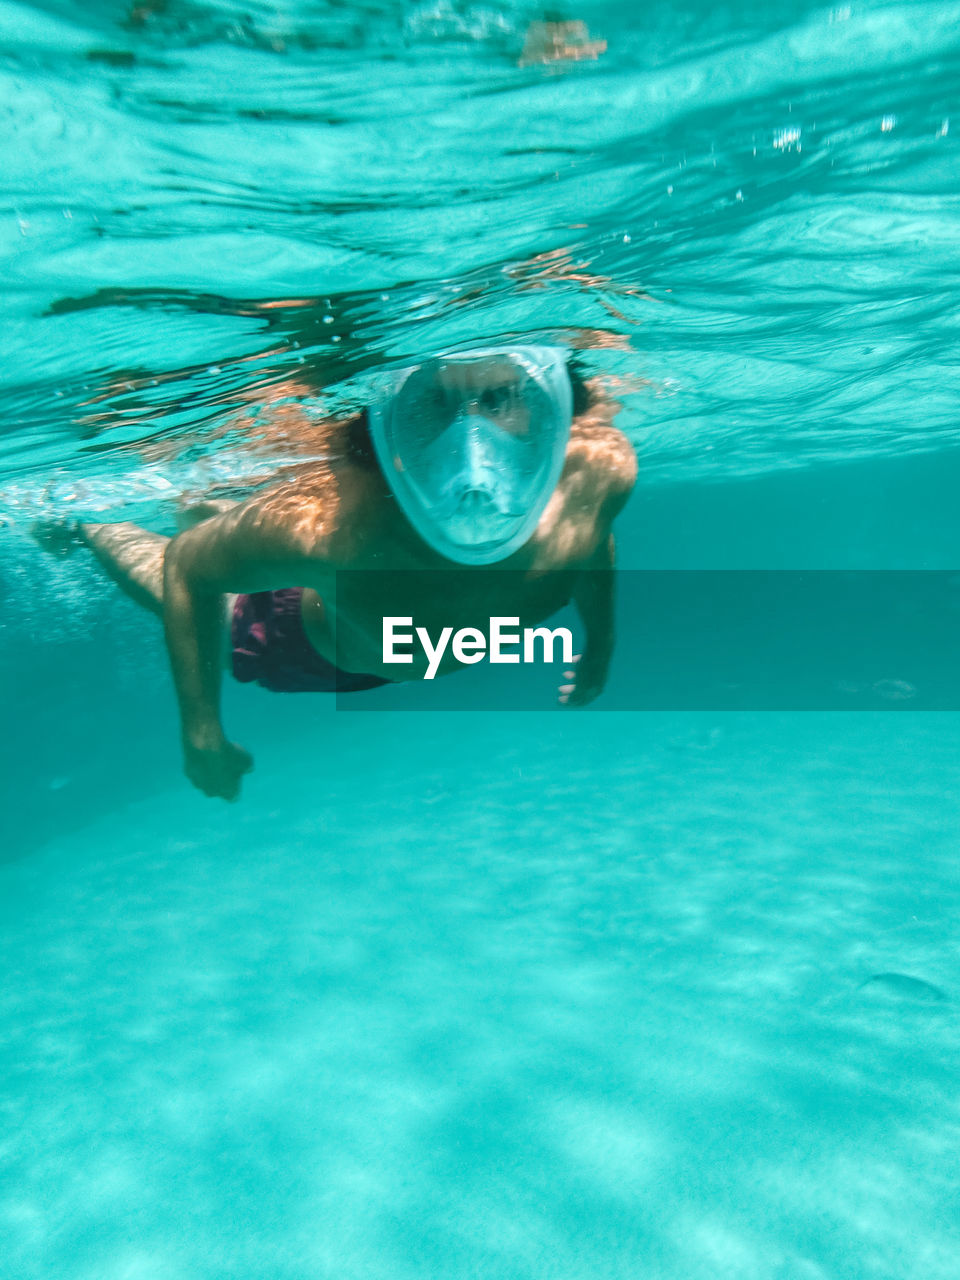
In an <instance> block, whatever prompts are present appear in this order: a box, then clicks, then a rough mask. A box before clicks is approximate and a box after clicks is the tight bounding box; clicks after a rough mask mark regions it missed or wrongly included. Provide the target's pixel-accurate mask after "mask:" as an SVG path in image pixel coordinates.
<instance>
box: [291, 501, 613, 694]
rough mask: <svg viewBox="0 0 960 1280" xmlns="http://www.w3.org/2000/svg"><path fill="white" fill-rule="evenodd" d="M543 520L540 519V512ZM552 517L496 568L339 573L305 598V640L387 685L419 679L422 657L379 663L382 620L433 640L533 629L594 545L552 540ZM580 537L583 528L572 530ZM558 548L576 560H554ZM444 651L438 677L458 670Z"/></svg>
mask: <svg viewBox="0 0 960 1280" xmlns="http://www.w3.org/2000/svg"><path fill="white" fill-rule="evenodd" d="M545 514H546V513H545ZM558 532H559V533H561V534H562V532H563V528H562V522H559V527H558V522H557V520H556V519H554V520H552V521H549V520H548V521H547V522H545V525H544V527H543V528H538V529H537V532H536V533H535V534H534V537H533V538H532V539H531V540H530V542H529V543H528V544H527V545H526V546H525V547H523V548H522V549H521V551H520V552H519V553H517V555H515V556H511V557H510V559H509V560H506V561H504V562H503V564H502V565H494V566H491V567H473V566H460V565H454V564H452V563H450V562H447V561H442V560H440V559H439V558H437V557H432V558H428V559H424V560H423V561H421V562H420V563H417V560H416V558H413V559H411V560H409V561H401V564H402V565H403V567H400V565H395V566H392V567H391V568H389V569H382V568H378V567H377V561H376V560H374V561H373V562H372V563H368V564H367V565H366V566H364V567H363V568H360V569H358V570H356V571H354V572H346V573H339V574H338V575H337V577H336V581H335V583H334V582H333V581H331V582H330V584H329V586H321V587H320V589H319V590H317V589H312V588H306V589H304V592H303V603H302V615H303V626H304V631H305V632H306V635H307V638H308V639H309V641H310V643H311V644H312V645H313V647H314V648H315V649H316V650H317V652H318V653H320V654H322V655H323V657H325V658H326V659H327V660H328V661H329V662H333V663H335V664H336V665H337V666H339V667H341V668H342V669H343V670H346V671H354V672H364V673H366V674H370V675H381V676H384V677H385V678H387V679H390V680H398V679H404V680H419V679H422V678H423V675H424V672H425V671H426V659H425V657H423V658H422V661H421V660H420V658H419V657H418V656H417V650H418V649H419V646H415V657H414V662H413V664H412V665H409V666H407V665H404V666H402V667H398V666H397V665H396V664H391V665H389V666H386V665H384V662H383V619H384V618H385V617H397V618H411V619H412V620H413V621H412V625H413V626H414V627H425V628H426V629H427V631H428V632H429V634H430V635H431V636H432V637H436V636H438V635H439V634H440V632H441V631H442V630H443V628H444V627H452V628H453V629H454V631H458V630H459V629H460V628H462V627H477V628H478V629H479V630H481V631H483V632H484V633H487V632H488V631H489V626H490V619H491V618H492V617H510V618H518V619H519V625H520V626H521V627H527V626H535V625H537V624H538V623H541V622H543V621H545V620H546V619H547V618H549V617H550V616H551V615H552V614H554V613H556V612H557V611H558V610H559V609H561V608H563V606H564V605H566V604H567V603H568V602H569V600H570V598H571V595H572V592H573V587H574V583H575V580H576V577H577V571H578V569H579V568H580V567H581V565H582V560H583V559H585V558H586V555H585V554H584V552H585V550H586V549H587V547H589V549H590V550H592V549H593V546H594V545H595V543H596V537H595V536H591V537H588V538H587V539H586V541H585V540H584V539H583V537H577V538H571V537H567V538H566V539H564V538H562V537H561V538H560V539H559V540H558V538H557V534H558ZM578 532H579V533H580V534H581V535H582V534H583V533H584V532H586V531H585V530H584V529H583V528H582V527H581V528H580V529H579V530H578ZM558 546H564V547H566V548H568V549H569V548H573V549H574V550H576V551H579V552H580V554H579V555H570V554H569V552H567V553H565V554H562V555H561V554H558V551H557V548H558ZM460 665H461V664H460V663H458V662H457V661H456V660H455V659H454V658H453V657H452V655H451V654H450V653H449V651H448V654H447V656H446V657H445V659H444V661H443V662H442V663H441V666H440V668H439V672H438V674H440V675H445V674H448V673H449V672H452V671H456V670H459V668H460Z"/></svg>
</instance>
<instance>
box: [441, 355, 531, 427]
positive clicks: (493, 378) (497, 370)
mask: <svg viewBox="0 0 960 1280" xmlns="http://www.w3.org/2000/svg"><path fill="white" fill-rule="evenodd" d="M531 387H532V383H531V379H530V378H529V376H528V375H527V374H525V373H524V372H523V371H522V370H520V369H518V368H517V366H516V365H515V364H514V363H513V361H511V360H506V359H499V358H494V359H490V360H477V361H471V362H470V363H469V364H449V365H443V366H441V367H440V368H439V369H438V370H437V373H436V388H437V392H438V394H439V396H440V397H441V398H442V400H443V402H444V405H445V408H446V410H447V411H448V412H450V413H452V414H454V415H455V414H456V413H457V412H458V411H460V412H462V411H466V412H467V413H478V414H482V415H483V417H485V418H488V419H489V420H490V421H491V422H493V423H495V424H496V425H497V426H498V427H500V429H501V430H503V431H506V432H508V433H509V434H510V435H514V436H524V435H526V434H527V433H528V432H529V430H530V404H529V392H530V390H531Z"/></svg>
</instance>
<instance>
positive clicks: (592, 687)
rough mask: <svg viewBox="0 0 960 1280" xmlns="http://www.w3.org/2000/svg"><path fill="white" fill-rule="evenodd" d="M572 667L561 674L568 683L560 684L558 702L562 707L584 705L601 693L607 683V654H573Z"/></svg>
mask: <svg viewBox="0 0 960 1280" xmlns="http://www.w3.org/2000/svg"><path fill="white" fill-rule="evenodd" d="M573 663H574V665H573V667H572V668H571V669H570V670H569V671H565V672H564V673H563V674H564V676H565V677H566V679H567V680H569V681H571V683H570V684H562V685H561V686H560V703H561V705H562V706H564V707H585V706H586V705H587V703H588V702H592V701H593V700H594V698H597V697H599V696H600V694H601V693H603V688H604V685H605V684H606V683H607V670H608V668H609V666H610V658H609V655H607V654H603V655H597V656H595V657H594V656H592V655H591V654H589V653H587V654H579V653H578V654H575V655H574V659H573Z"/></svg>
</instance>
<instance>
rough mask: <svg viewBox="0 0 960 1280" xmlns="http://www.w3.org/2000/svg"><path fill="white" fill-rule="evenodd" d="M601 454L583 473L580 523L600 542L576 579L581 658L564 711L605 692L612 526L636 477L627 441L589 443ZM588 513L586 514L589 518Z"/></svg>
mask: <svg viewBox="0 0 960 1280" xmlns="http://www.w3.org/2000/svg"><path fill="white" fill-rule="evenodd" d="M594 444H595V446H596V445H600V446H602V449H603V459H602V465H599V466H598V465H596V461H595V462H594V465H593V466H591V467H588V468H587V469H586V471H585V476H584V481H585V484H584V493H583V495H582V501H583V507H582V511H583V513H584V519H585V523H591V522H592V524H593V526H594V528H596V527H597V526H599V528H600V529H601V530H602V531H605V532H604V533H602V536H601V538H600V541H599V543H598V544H597V546H596V549H595V550H594V552H593V554H592V555H591V556H590V558H589V560H588V561H587V562H586V563H585V564H584V565H583V567H582V569H581V571H580V573H579V574H578V576H577V580H576V584H575V586H574V590H573V603H574V605H575V606H576V608H577V612H578V613H579V614H580V619H581V622H582V623H583V630H584V642H583V653H582V654H581V656H580V658H579V659H578V661H577V664H576V669H575V671H574V677H573V679H574V683H573V684H572V685H567V686H564V687H563V688H562V689H561V701H563V702H565V703H566V704H568V705H569V706H583V705H585V704H586V703H588V702H592V701H593V699H594V698H596V697H597V696H598V695H599V694H600V693H601V692H602V691H603V688H604V685H605V684H606V682H607V673H608V671H609V668H610V659H611V657H612V656H613V645H614V603H615V591H614V584H615V573H614V570H615V566H616V542H615V540H614V536H613V533H612V532H611V525H612V523H613V521H614V520H615V519H616V517H617V516H618V515H619V514H620V512H621V511H622V510H623V508H624V506H625V504H626V502H627V499H628V498H629V496H630V494H631V492H632V490H633V486H634V483H635V481H636V477H637V462H636V456H635V454H634V452H633V449H632V447H631V446H630V444H629V442H628V441H627V440H626V438H625V437H624V436H623V435H621V434H620V432H619V431H616V430H613V429H611V430H610V431H609V432H607V433H605V436H604V437H602V438H601V439H599V440H596V439H595V441H594ZM588 513H589V514H588Z"/></svg>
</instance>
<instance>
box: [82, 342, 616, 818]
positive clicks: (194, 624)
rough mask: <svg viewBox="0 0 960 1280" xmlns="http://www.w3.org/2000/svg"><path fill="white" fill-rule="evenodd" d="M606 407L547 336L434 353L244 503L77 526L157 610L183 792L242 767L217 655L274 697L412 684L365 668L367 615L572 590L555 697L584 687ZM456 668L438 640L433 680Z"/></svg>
mask: <svg viewBox="0 0 960 1280" xmlns="http://www.w3.org/2000/svg"><path fill="white" fill-rule="evenodd" d="M617 407H618V406H617V405H616V404H615V402H613V401H611V400H609V399H606V398H605V397H604V396H603V395H602V394H601V393H599V392H598V390H597V389H596V387H595V386H591V385H589V384H585V383H584V382H583V380H582V379H581V378H580V376H579V374H578V373H577V372H576V370H575V368H574V366H573V365H572V364H571V363H570V360H569V353H568V352H567V351H565V350H563V349H561V348H557V347H546V346H524V345H517V346H498V347H489V348H481V349H473V350H469V351H462V352H455V353H447V354H444V355H439V356H435V357H433V358H431V359H428V360H425V361H424V362H423V363H421V364H419V365H415V366H412V367H409V368H405V369H402V370H400V371H395V372H394V373H392V374H389V375H385V378H384V385H383V388H382V392H381V394H380V395H379V396H378V397H377V398H376V399H375V400H374V402H373V403H372V404H371V405H370V406H369V407H368V408H367V409H365V410H363V411H362V412H361V413H360V414H358V415H355V416H354V417H352V418H347V419H339V420H331V421H332V422H333V429H332V433H331V434H330V435H329V436H328V440H329V442H330V444H331V445H332V447H331V449H330V457H329V459H328V460H327V461H325V462H324V464H323V465H320V466H318V465H317V464H316V463H313V464H311V465H310V466H309V467H308V468H307V469H305V470H304V471H302V472H301V473H300V474H299V475H297V476H296V477H295V478H293V479H290V478H288V479H287V481H286V483H284V484H282V485H280V486H277V487H275V488H273V489H271V490H269V491H266V492H264V493H262V494H259V495H257V496H255V497H253V498H251V499H250V500H249V501H246V502H242V503H222V502H219V503H218V502H204V503H200V504H199V505H198V506H196V507H195V508H193V510H192V511H191V512H190V513H189V514H188V521H189V523H190V527H188V528H184V529H183V530H182V531H181V532H179V533H178V534H177V535H175V536H174V537H172V538H168V537H165V536H162V535H160V534H157V533H152V532H150V531H149V530H146V529H143V528H140V527H139V526H137V525H135V524H131V523H118V524H82V525H79V526H78V527H77V530H76V536H77V539H78V540H79V541H80V542H82V543H83V544H84V545H86V546H87V547H89V548H90V550H91V551H92V552H93V553H94V555H95V556H96V558H97V560H98V561H99V563H100V565H101V566H102V568H103V569H104V570H105V572H106V573H107V574H108V575H109V576H110V577H111V578H112V579H113V580H114V581H115V582H116V583H118V585H119V586H120V587H121V588H122V589H123V590H124V591H125V592H126V593H127V594H128V595H129V596H131V597H132V598H133V599H134V600H136V601H137V602H138V603H140V604H141V605H143V606H145V607H146V608H148V609H150V610H151V611H152V612H153V613H154V614H156V615H157V616H158V617H160V618H162V620H163V624H164V629H165V634H166V642H167V649H168V652H169V657H170V665H171V668H172V671H173V678H174V685H175V688H176V694H177V700H178V703H179V709H180V724H181V738H182V745H183V756H184V768H185V772H186V774H187V777H188V778H189V779H190V781H191V782H192V783H193V784H194V786H196V787H198V788H199V789H200V790H201V791H202V792H203V793H204V794H205V795H208V796H220V797H222V798H224V799H226V800H233V799H236V797H237V796H238V794H239V791H240V784H241V779H242V777H243V775H244V774H245V773H246V772H248V771H249V770H250V769H251V768H252V764H253V761H252V759H251V757H250V755H249V754H248V753H247V752H246V751H245V750H244V749H243V748H242V747H240V746H237V745H236V744H235V743H232V742H230V741H229V740H228V738H227V736H226V734H225V732H224V729H223V725H222V723H221V716H220V684H221V670H222V667H223V666H224V665H227V666H228V667H229V669H230V670H231V671H232V674H233V675H234V676H235V678H237V679H238V680H241V681H255V682H257V683H259V684H260V685H262V686H264V687H266V688H268V689H271V690H275V691H278V692H308V691H313V692H316V691H324V692H335V691H336V692H344V693H345V692H351V691H358V690H362V689H371V688H374V687H376V686H378V685H381V684H385V683H387V682H389V681H395V680H398V679H419V678H422V676H423V675H424V669H422V668H421V666H420V665H419V660H415V661H414V662H413V663H412V664H410V665H405V666H400V667H398V666H396V665H394V664H390V665H385V664H384V662H383V652H382V635H383V617H384V616H386V615H392V616H414V617H416V620H417V622H418V624H422V625H424V626H425V627H426V628H427V630H428V631H429V633H430V634H431V635H433V634H436V633H437V632H438V631H439V630H441V629H442V628H443V627H445V626H452V627H453V628H454V630H457V629H459V628H460V627H462V626H473V625H477V623H478V621H482V622H483V623H486V621H487V619H489V617H491V616H494V615H500V616H511V617H513V616H517V617H519V619H520V625H521V627H523V626H531V625H536V624H537V623H539V622H542V621H543V620H544V619H546V618H548V617H549V616H550V615H551V614H553V613H555V612H556V611H557V610H558V609H560V608H562V607H563V606H564V605H566V604H567V603H569V602H570V601H571V600H572V601H573V602H574V604H575V605H576V607H577V609H578V612H579V614H580V617H581V620H582V623H583V628H584V644H583V652H582V654H581V655H580V657H579V658H578V659H577V661H576V665H575V668H574V670H573V671H572V672H568V673H567V678H568V679H569V680H570V683H568V684H566V685H563V686H561V690H560V699H561V701H562V702H564V703H565V704H566V705H568V706H582V705H584V704H586V703H588V702H590V701H591V700H592V699H593V698H595V697H596V696H597V694H599V693H600V691H601V690H602V689H603V687H604V683H605V681H606V678H607V670H608V666H609V662H610V656H611V652H612V649H613V574H612V570H613V567H614V540H613V534H612V531H611V528H612V524H613V521H614V519H615V518H616V516H617V515H618V514H619V512H620V511H621V510H622V508H623V506H624V504H625V502H626V501H627V498H628V496H629V494H630V491H631V489H632V487H633V485H634V482H635V479H636V459H635V457H634V452H633V449H632V448H631V446H630V444H629V442H628V441H627V440H626V438H625V437H624V436H623V435H622V433H621V432H619V431H618V430H617V429H616V428H615V427H614V426H613V425H612V420H613V416H614V414H615V412H616V409H617ZM343 570H367V571H369V570H380V571H383V570H386V571H388V572H387V573H382V572H381V573H377V574H374V575H371V576H368V577H365V575H364V574H363V573H357V574H347V575H343V574H342V573H341V576H340V578H339V580H338V579H337V574H338V571H343ZM411 570H416V571H420V572H410V571H411ZM427 570H447V572H446V573H433V574H431V573H429V572H423V571H427ZM490 570H495V571H499V570H511V571H513V572H510V573H501V572H490ZM450 571H454V572H450ZM425 661H426V659H425V658H424V665H425ZM459 665H460V664H458V663H457V661H456V659H455V658H454V656H453V655H452V653H448V654H447V655H446V656H445V658H444V660H443V663H442V664H441V666H440V674H445V673H448V672H450V671H453V670H456V669H458V667H459Z"/></svg>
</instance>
